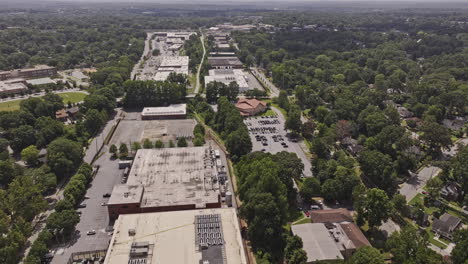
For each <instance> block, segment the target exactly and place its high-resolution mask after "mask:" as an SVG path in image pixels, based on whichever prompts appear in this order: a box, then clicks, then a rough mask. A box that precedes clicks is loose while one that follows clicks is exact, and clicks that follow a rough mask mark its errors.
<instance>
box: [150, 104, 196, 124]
mask: <svg viewBox="0 0 468 264" xmlns="http://www.w3.org/2000/svg"><path fill="white" fill-rule="evenodd" d="M186 115H187V105H186V104H172V105H169V106H164V107H145V108H143V111H142V112H141V119H143V120H153V119H184V118H185V117H186Z"/></svg>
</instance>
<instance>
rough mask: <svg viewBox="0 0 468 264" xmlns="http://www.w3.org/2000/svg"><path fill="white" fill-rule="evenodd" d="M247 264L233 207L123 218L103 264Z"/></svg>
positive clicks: (118, 221) (116, 227) (115, 226)
mask: <svg viewBox="0 0 468 264" xmlns="http://www.w3.org/2000/svg"><path fill="white" fill-rule="evenodd" d="M157 263H171V264H179V263H180V264H185V263H197V264H205V263H210V264H214V263H216V264H231V263H232V264H246V263H247V260H246V255H245V250H244V246H243V243H242V239H241V236H240V230H239V223H238V220H237V215H236V210H235V209H233V208H220V209H206V210H188V211H178V212H164V213H150V214H130V215H121V216H119V218H118V220H117V221H116V222H115V224H114V234H113V236H112V239H111V241H110V244H109V249H108V250H107V255H106V259H105V261H104V264H157Z"/></svg>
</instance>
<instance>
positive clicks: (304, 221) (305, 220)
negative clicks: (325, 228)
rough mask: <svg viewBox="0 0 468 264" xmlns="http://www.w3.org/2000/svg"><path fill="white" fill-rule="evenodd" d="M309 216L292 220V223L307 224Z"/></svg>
mask: <svg viewBox="0 0 468 264" xmlns="http://www.w3.org/2000/svg"><path fill="white" fill-rule="evenodd" d="M310 222H311V221H310V218H308V217H304V218H302V219H301V220H299V221H297V222H294V223H293V225H300V224H308V223H310Z"/></svg>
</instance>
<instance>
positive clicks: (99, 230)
mask: <svg viewBox="0 0 468 264" xmlns="http://www.w3.org/2000/svg"><path fill="white" fill-rule="evenodd" d="M104 153H105V154H104V155H102V156H101V157H100V158H99V159H98V160H97V161H96V162H95V163H94V165H99V166H100V169H99V171H98V173H97V174H96V176H95V178H94V180H93V181H92V183H91V187H89V189H88V190H87V192H86V196H88V197H89V199H85V200H84V201H83V203H85V204H86V208H82V209H78V210H79V211H81V212H82V215H81V217H80V222H79V223H78V225H77V226H76V230H77V231H76V233H75V237H74V239H72V241H71V242H69V243H67V244H66V245H61V246H60V247H58V248H54V250H56V255H55V256H54V258H53V260H52V264H63V263H67V261H68V259H69V258H70V256H71V254H72V253H73V252H81V251H90V250H99V249H105V248H107V246H108V244H109V241H110V239H111V237H112V236H111V234H110V233H106V232H105V229H106V227H107V226H109V217H108V213H107V207H106V206H102V205H101V203H102V202H107V201H108V200H109V198H103V197H102V195H103V194H105V193H111V192H112V188H113V187H114V185H116V184H119V183H120V181H121V174H122V170H119V169H118V160H111V159H110V154H109V153H108V150H107V147H106V149H105V150H104ZM90 230H95V231H96V234H95V235H90V236H88V235H87V234H86V232H88V231H90Z"/></svg>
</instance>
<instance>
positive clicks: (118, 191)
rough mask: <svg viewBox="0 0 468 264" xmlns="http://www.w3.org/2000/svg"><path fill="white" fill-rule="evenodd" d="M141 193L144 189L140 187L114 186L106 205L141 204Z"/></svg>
mask: <svg viewBox="0 0 468 264" xmlns="http://www.w3.org/2000/svg"><path fill="white" fill-rule="evenodd" d="M143 191H144V187H143V186H142V185H129V184H119V185H115V186H114V189H112V195H111V197H110V199H109V201H108V202H107V204H108V205H112V204H134V203H138V204H139V203H140V202H141V197H142V196H143Z"/></svg>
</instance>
